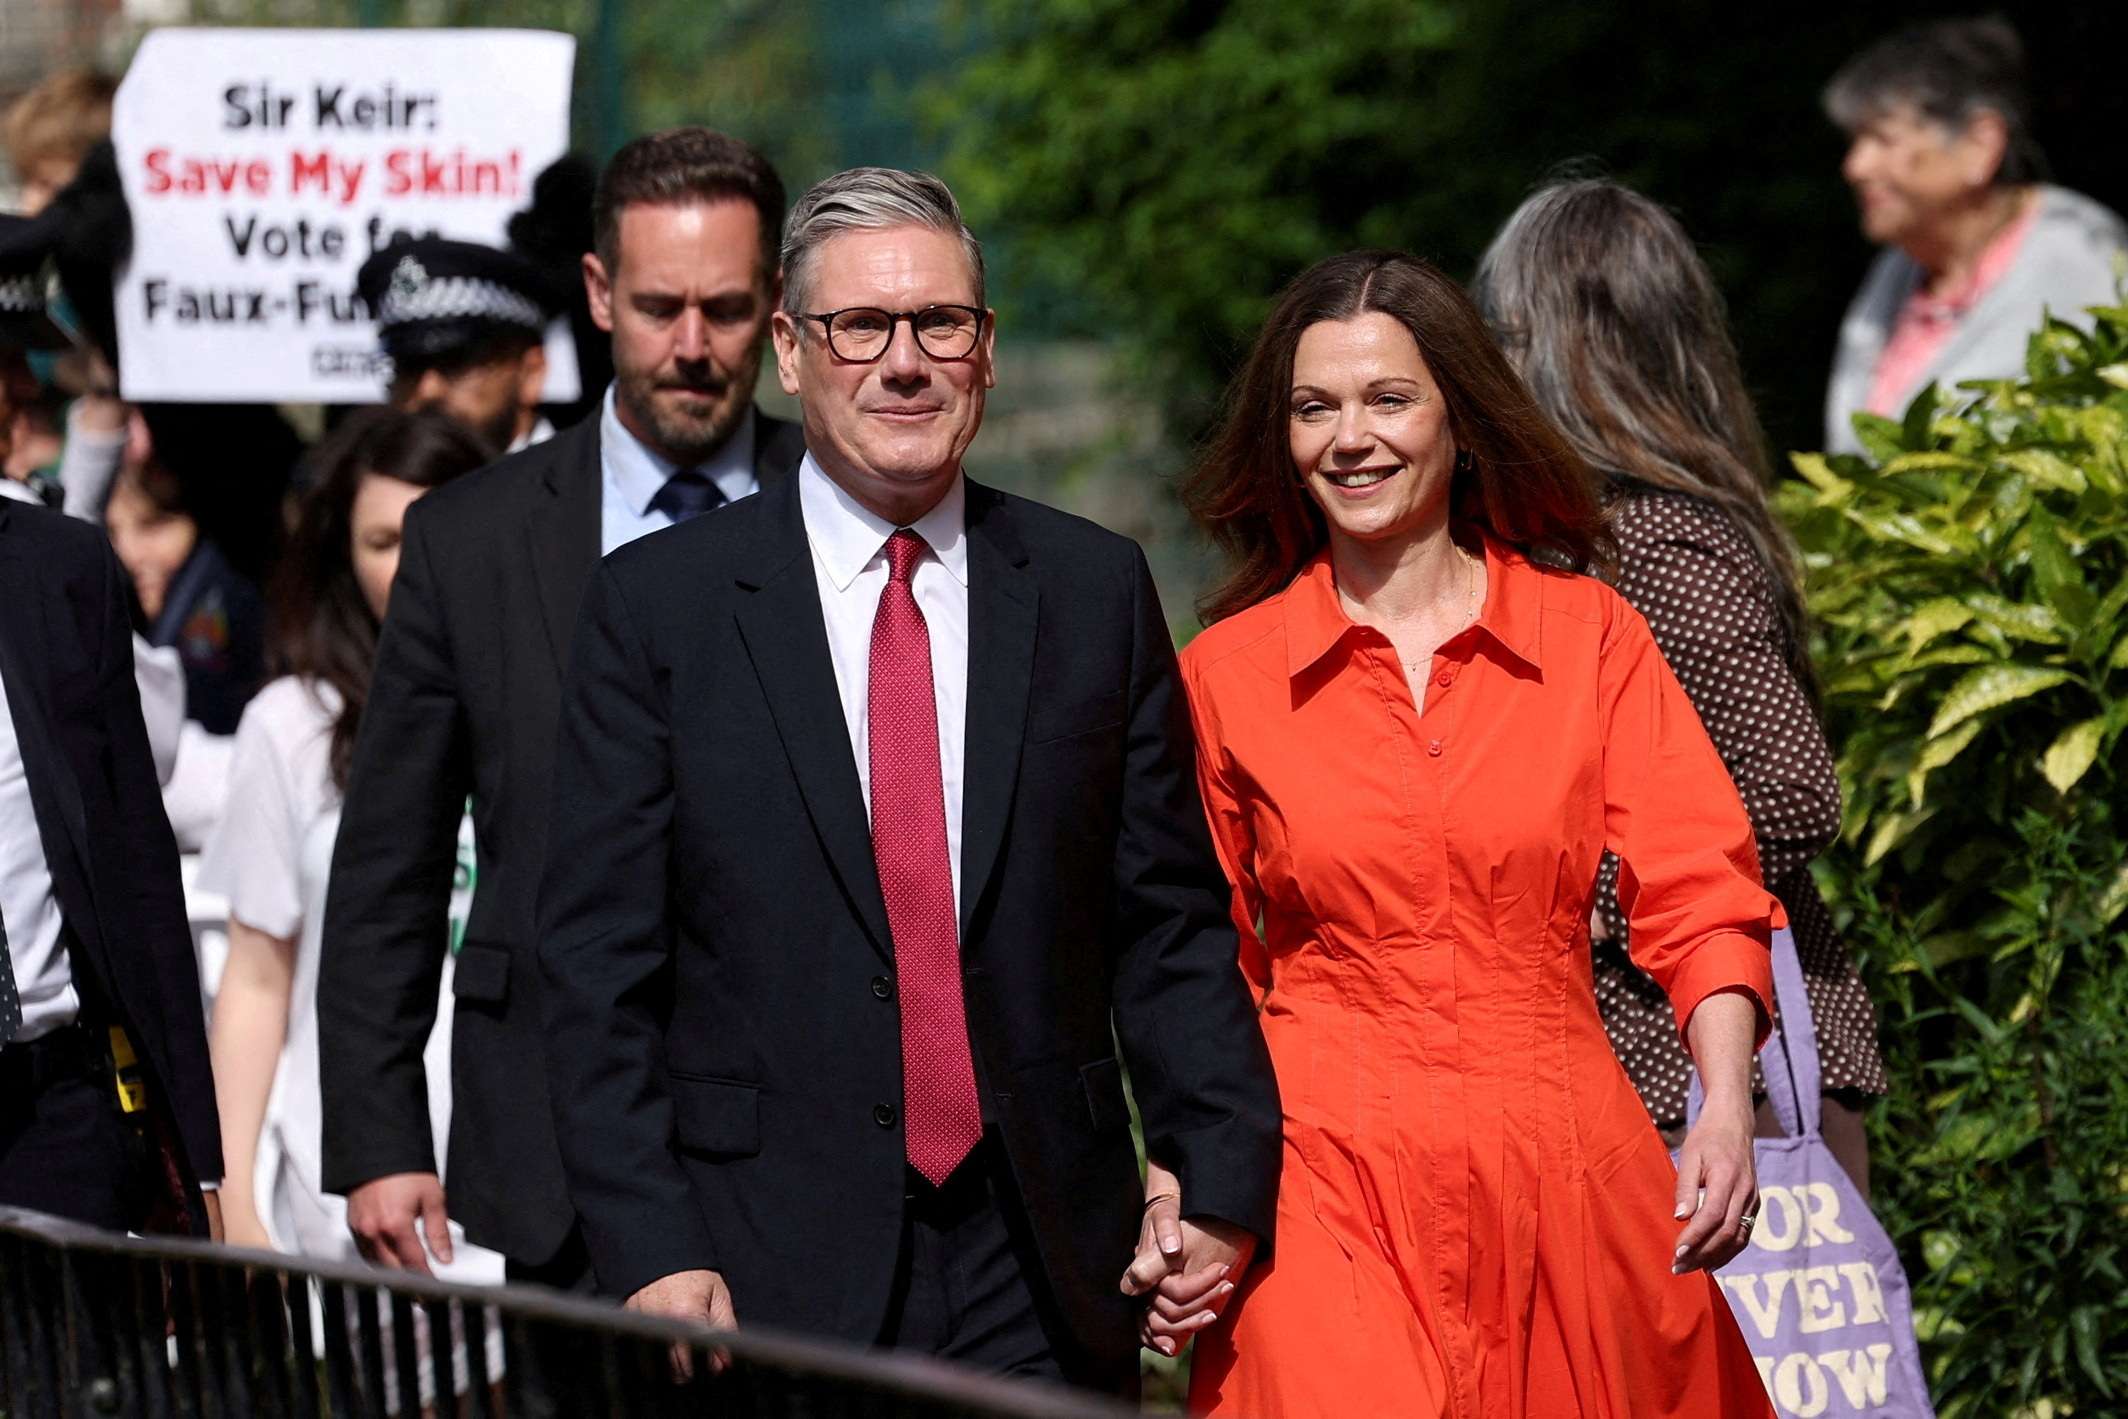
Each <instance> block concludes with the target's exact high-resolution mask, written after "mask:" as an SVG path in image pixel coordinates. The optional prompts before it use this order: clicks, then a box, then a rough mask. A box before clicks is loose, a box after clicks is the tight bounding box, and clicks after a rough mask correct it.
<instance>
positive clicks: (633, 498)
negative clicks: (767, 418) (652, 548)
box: [599, 384, 760, 556]
mask: <svg viewBox="0 0 2128 1419" xmlns="http://www.w3.org/2000/svg"><path fill="white" fill-rule="evenodd" d="M599 465H600V472H601V478H600V491H599V554H600V555H601V556H604V555H606V554H607V553H610V552H611V551H613V549H614V548H616V547H624V546H626V545H627V544H629V543H630V542H633V541H635V539H636V538H638V537H641V536H643V535H644V534H646V533H650V532H656V531H657V530H658V529H660V528H663V527H670V526H672V519H671V518H670V517H667V516H666V515H665V514H664V513H663V512H662V511H660V510H658V509H656V508H653V507H652V506H651V505H650V500H651V499H652V498H654V497H656V496H657V495H658V490H659V489H661V488H663V487H664V486H665V484H666V482H667V481H668V480H669V479H670V478H671V477H672V475H673V474H674V473H677V472H678V471H679V469H678V468H677V467H676V466H675V465H673V464H671V463H668V462H667V461H666V460H664V459H663V458H660V457H659V456H658V455H657V454H655V453H652V452H651V451H650V450H649V449H648V448H646V447H644V445H643V442H642V440H640V439H638V438H637V437H636V436H635V435H634V434H632V433H630V432H628V426H627V425H626V424H624V423H622V422H621V415H620V411H619V410H617V409H615V408H614V405H613V386H612V385H610V384H609V385H607V386H606V400H605V403H604V404H603V405H602V406H601V408H600V410H599ZM696 466H697V467H699V468H700V469H701V470H702V471H703V472H704V473H706V474H708V475H709V481H710V482H712V483H715V484H716V485H717V489H718V491H720V492H721V493H723V494H724V497H725V500H726V501H727V502H734V503H735V502H737V501H739V499H741V498H743V497H745V496H746V495H747V494H749V493H751V492H753V491H754V490H755V489H756V488H758V487H759V486H760V484H759V483H758V482H757V481H756V480H755V478H754V411H753V410H751V409H749V410H747V411H746V416H745V417H744V418H742V419H740V420H739V427H738V428H736V429H733V430H732V436H731V437H730V438H728V439H726V440H725V441H724V446H723V447H722V448H720V449H718V450H717V451H716V452H715V453H713V454H711V455H710V456H709V457H708V458H707V459H706V460H704V461H703V462H702V463H700V464H698V465H696Z"/></svg>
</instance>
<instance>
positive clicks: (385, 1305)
mask: <svg viewBox="0 0 2128 1419" xmlns="http://www.w3.org/2000/svg"><path fill="white" fill-rule="evenodd" d="M676 1352H684V1354H685V1355H686V1356H687V1358H688V1361H689V1367H690V1368H691V1369H692V1371H693V1372H694V1376H695V1378H694V1379H693V1381H692V1382H691V1383H687V1384H681V1383H678V1382H676V1380H675V1378H674V1360H675V1354H676ZM408 1396H412V1397H413V1403H412V1404H409V1403H408V1402H407V1397H408ZM1128 1412H1129V1411H1127V1410H1125V1409H1124V1408H1122V1407H1121V1406H1119V1405H1115V1404H1111V1403H1107V1402H1104V1401H1101V1400H1098V1399H1091V1398H1086V1397H1082V1396H1079V1395H1076V1394H1073V1393H1070V1392H1067V1391H1064V1390H1058V1389H1051V1388H1048V1387H1046V1386H1042V1385H1031V1384H1022V1383H1014V1382H1010V1381H1006V1380H1000V1379H994V1378H991V1377H988V1376H983V1375H975V1374H969V1373H965V1372H963V1371H960V1370H956V1369H953V1368H952V1367H950V1366H947V1365H942V1364H939V1363H937V1362H935V1361H931V1360H927V1359H923V1358H920V1357H913V1356H899V1355H890V1354H884V1353H881V1352H878V1351H866V1350H858V1349H853V1348H842V1347H837V1346H833V1345H827V1344H823V1343H820V1342H817V1341H806V1340H798V1339H794V1338H791V1337H788V1336H783V1335H776V1334H763V1333H761V1332H759V1331H755V1330H743V1331H736V1332H730V1333H725V1334H719V1333H716V1332H712V1331H711V1330H709V1329H708V1328H707V1327H706V1326H696V1325H690V1324H687V1323H685V1322H682V1321H669V1320H663V1319H657V1318H653V1317H649V1316H641V1315H636V1314H634V1313H632V1312H629V1311H623V1310H621V1309H619V1308H618V1307H615V1306H612V1305H610V1304H605V1303H601V1302H597V1301H592V1300H586V1299H583V1298H580V1297H575V1296H565V1295H561V1294H559V1293H557V1292H552V1291H547V1290H544V1289H541V1288H538V1287H528V1286H499V1287H474V1286H462V1285H454V1284H451V1283H448V1282H443V1281H436V1280H433V1279H431V1278H428V1277H425V1276H414V1275H409V1274H407V1273H404V1272H379V1271H375V1270H371V1269H368V1268H365V1267H361V1266H353V1265H339V1264H333V1263H323V1262H313V1261H306V1260H302V1259H299V1258H295V1257H289V1256H282V1255H279V1254H277V1253H273V1252H260V1251H248V1250H243V1249H240V1248H233V1247H221V1246H213V1245H210V1244H208V1243H205V1242H199V1241H187V1240H180V1239H170V1238H154V1239H141V1238H135V1237H126V1236H121V1235H118V1234H116V1233H111V1232H104V1231H99V1230H97V1229H95V1228H92V1227H83V1226H79V1225H77V1224H75V1223H72V1222H66V1221H62V1220H60V1219H58V1218H54V1217H47V1216H44V1215H43V1214H41V1213H35V1212H23V1211H18V1210H15V1209H11V1208H0V1419H77V1416H80V1419H90V1417H91V1416H95V1419H101V1417H102V1416H106V1415H122V1416H126V1417H127V1419H251V1416H254V1415H257V1416H269V1417H270V1419H284V1416H285V1419H295V1416H303V1419H383V1416H394V1415H401V1414H404V1415H407V1416H409V1419H411V1416H413V1415H415V1414H417V1413H418V1414H420V1415H422V1416H424V1419H429V1416H442V1415H452V1416H461V1419H548V1416H552V1417H553V1419H594V1416H628V1417H629V1419H634V1416H638V1415H643V1416H662V1415H688V1416H699V1415H715V1416H719V1419H769V1416H775V1419H784V1416H791V1419H840V1417H841V1416H858V1415H865V1416H870V1415H884V1416H897V1419H902V1417H903V1416H905V1417H906V1419H932V1417H933V1416H939V1417H940V1419H943V1416H963V1417H964V1419H1117V1416H1119V1415H1123V1414H1126V1413H1128Z"/></svg>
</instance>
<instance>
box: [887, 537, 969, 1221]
mask: <svg viewBox="0 0 2128 1419" xmlns="http://www.w3.org/2000/svg"><path fill="white" fill-rule="evenodd" d="M929 550H930V548H929V547H928V546H927V545H926V544H925V542H924V539H923V538H921V537H919V536H917V535H916V534H915V533H914V532H911V531H909V529H907V528H906V527H905V528H902V529H901V530H900V531H898V532H896V533H895V534H894V535H893V536H892V537H889V538H888V539H887V585H886V589H885V590H884V591H882V592H880V593H879V612H878V614H877V615H876V616H875V617H874V618H873V620H872V673H871V685H870V693H869V698H868V702H867V709H866V715H867V720H868V724H869V731H868V733H869V738H870V743H871V760H872V861H873V863H874V864H875V865H876V866H877V867H878V868H879V890H880V893H881V894H882V895H883V896H884V897H885V898H886V902H887V926H888V929H889V930H890V931H891V932H892V933H893V937H894V971H895V974H896V975H897V976H898V977H899V978H900V995H901V1074H902V1083H901V1101H902V1126H903V1132H904V1137H905V1138H906V1140H907V1147H908V1153H909V1163H910V1165H911V1166H912V1167H914V1168H915V1169H916V1170H917V1171H918V1172H920V1173H922V1174H923V1175H924V1176H925V1177H926V1178H929V1179H930V1180H931V1183H932V1185H933V1186H934V1187H935V1186H937V1185H939V1184H941V1183H943V1182H945V1180H946V1177H947V1175H948V1174H949V1173H951V1172H952V1171H953V1169H954V1167H955V1166H956V1165H957V1164H958V1163H959V1162H960V1161H961V1159H963V1158H965V1157H967V1156H968V1151H969V1150H970V1149H971V1148H973V1147H975V1145H976V1142H977V1140H978V1139H980V1138H981V1137H982V1133H983V1113H982V1106H981V1104H980V1103H978V1102H977V1099H976V1093H975V1061H974V1060H973V1059H972V1058H971V1057H970V1055H969V1052H968V1015H967V1010H966V1008H965V1007H964V1005H963V1004H962V1001H961V950H960V926H959V923H958V922H957V920H956V919H955V912H954V903H953V864H952V862H951V860H950V859H949V858H948V856H947V852H948V848H947V845H946V792H945V787H944V783H943V780H942V779H941V777H940V775H939V765H938V700H937V697H936V695H935V694H934V693H933V689H932V683H931V632H930V630H929V629H928V628H927V627H926V626H925V625H924V613H923V612H922V611H921V610H919V609H917V605H916V593H915V590H914V588H912V587H911V586H910V584H909V577H910V574H911V573H912V572H914V570H915V569H916V564H917V562H918V561H919V560H920V559H921V558H922V557H923V555H924V553H925V552H927V551H929Z"/></svg>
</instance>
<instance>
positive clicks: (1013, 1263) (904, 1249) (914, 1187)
mask: <svg viewBox="0 0 2128 1419" xmlns="http://www.w3.org/2000/svg"><path fill="white" fill-rule="evenodd" d="M879 1343H880V1344H881V1345H884V1346H888V1347H891V1348H893V1349H897V1350H914V1351H920V1352H922V1353H924V1354H928V1355H934V1356H937V1357H938V1358H939V1359H942V1360H950V1361H952V1362H954V1363H955V1364H960V1365H968V1366H971V1367H973V1368H975V1369H978V1370H986V1371H989V1372H990V1373H992V1374H999V1375H1009V1376H1012V1377H1014V1378H1018V1379H1035V1380H1047V1381H1049V1382H1050V1383H1052V1384H1068V1385H1073V1386H1076V1387H1079V1388H1082V1389H1096V1390H1100V1391H1102V1392H1103V1393H1106V1394H1113V1395H1121V1396H1125V1397H1135V1396H1136V1394H1137V1382H1138V1376H1137V1373H1136V1371H1135V1369H1133V1371H1132V1372H1131V1373H1130V1374H1128V1375H1122V1374H1110V1373H1106V1372H1105V1371H1103V1370H1102V1369H1100V1368H1099V1367H1097V1366H1095V1365H1094V1364H1092V1363H1091V1362H1090V1361H1089V1360H1088V1359H1087V1358H1086V1357H1085V1355H1084V1354H1083V1353H1082V1352H1081V1350H1080V1348H1079V1347H1078V1346H1077V1345H1076V1344H1074V1343H1073V1341H1072V1339H1071V1334H1070V1331H1069V1330H1068V1328H1067V1327H1066V1326H1065V1325H1064V1323H1063V1319H1062V1317H1061V1316H1060V1315H1059V1314H1058V1312H1057V1308H1056V1305H1055V1303H1054V1301H1053V1300H1052V1298H1051V1297H1050V1294H1049V1285H1048V1281H1047V1279H1046V1277H1045V1274H1044V1271H1043V1267H1042V1260H1041V1257H1040V1255H1039V1254H1038V1253H1037V1252H1036V1250H1035V1242H1034V1231H1033V1228H1032V1227H1031V1226H1030V1225H1029V1224H1028V1221H1027V1215H1026V1212H1025V1210H1024V1209H1023V1208H1022V1206H1021V1204H1020V1196H1019V1189H1018V1187H1017V1186H1015V1184H1014V1183H1013V1181H1012V1170H1011V1165H1010V1164H1009V1163H1007V1161H1006V1160H1005V1155H1004V1149H1003V1148H1002V1147H1000V1146H999V1145H998V1143H997V1141H996V1140H995V1138H993V1137H989V1136H986V1137H985V1138H984V1140H983V1141H982V1142H981V1143H980V1144H978V1145H977V1146H976V1149H975V1151H974V1152H973V1153H971V1154H969V1156H968V1158H967V1159H966V1160H965V1161H964V1162H962V1164H961V1165H960V1167H958V1168H956V1169H955V1170H954V1171H953V1174H952V1176H951V1177H948V1178H947V1179H946V1182H945V1186H943V1187H933V1186H931V1184H930V1183H929V1182H928V1181H926V1180H925V1179H924V1178H923V1177H922V1176H921V1175H919V1174H918V1173H916V1172H915V1171H914V1170H913V1169H912V1170H910V1171H909V1173H908V1174H907V1184H906V1190H905V1192H904V1201H903V1214H902V1234H901V1256H900V1258H899V1260H898V1262H897V1264H896V1267H895V1274H894V1289H893V1292H892V1295H891V1297H890V1299H889V1301H888V1305H887V1319H886V1324H885V1326H884V1327H883V1328H882V1330H881V1332H880V1337H879Z"/></svg>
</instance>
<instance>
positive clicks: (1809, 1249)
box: [1689, 930, 1936, 1419]
mask: <svg viewBox="0 0 2128 1419" xmlns="http://www.w3.org/2000/svg"><path fill="white" fill-rule="evenodd" d="M1773 991H1774V997H1775V999H1776V1001H1777V1002H1778V1008H1779V1010H1780V1015H1781V1026H1782V1028H1781V1029H1779V1030H1777V1031H1775V1032H1774V1035H1773V1038H1772V1039H1771V1040H1770V1041H1769V1042H1768V1043H1767V1045H1766V1048H1765V1050H1764V1051H1763V1052H1762V1053H1761V1054H1760V1055H1759V1063H1760V1066H1761V1068H1762V1069H1763V1070H1764V1072H1765V1075H1766V1096H1767V1100H1768V1102H1770V1103H1771V1104H1772V1105H1773V1112H1774V1115H1775V1117H1776V1118H1778V1119H1779V1121H1780V1125H1781V1133H1782V1135H1783V1136H1782V1137H1779V1138H1761V1139H1758V1140H1756V1142H1755V1144H1754V1152H1755V1153H1756V1155H1757V1161H1758V1175H1759V1214H1758V1215H1759V1220H1758V1225H1757V1226H1755V1227H1754V1228H1753V1229H1752V1233H1751V1245H1750V1246H1748V1247H1746V1248H1745V1249H1744V1251H1743V1253H1742V1254H1741V1255H1740V1256H1738V1257H1737V1258H1736V1260H1734V1261H1732V1262H1730V1263H1729V1264H1728V1265H1727V1266H1725V1267H1723V1268H1722V1269H1721V1270H1720V1271H1718V1272H1716V1273H1715V1280H1717V1281H1718V1282H1720V1283H1721V1288H1722V1294H1723V1295H1725V1296H1727V1297H1728V1298H1729V1308H1730V1309H1731V1310H1732V1311H1734V1312H1735V1313H1736V1321H1737V1324H1738V1325H1739V1326H1741V1327H1742V1328H1743V1331H1744V1339H1745V1340H1746V1341H1747V1342H1749V1344H1750V1346H1751V1354H1752V1358H1754V1359H1755V1360H1757V1361H1758V1366H1759V1374H1760V1375H1761V1376H1762V1377H1764V1379H1765V1381H1766V1390H1767V1392H1768V1393H1769V1394H1771V1395H1772V1396H1773V1402H1774V1407H1775V1408H1776V1409H1777V1410H1778V1411H1779V1412H1780V1414H1781V1416H1782V1419H1852V1416H1864V1415H1866V1416H1869V1419H1935V1416H1936V1410H1935V1407H1934V1406H1933V1405H1932V1404H1930V1402H1929V1394H1928V1384H1927V1382H1926V1381H1925V1380H1924V1379H1923V1378H1922V1373H1921V1354H1920V1350H1919V1348H1918V1347H1917V1346H1916V1344H1915V1342H1914V1315H1913V1302H1912V1300H1911V1298H1910V1297H1909V1295H1908V1292H1907V1287H1906V1272H1905V1271H1904V1270H1903V1269H1901V1267H1900V1265H1899V1254H1898V1253H1897V1252H1896V1251H1895V1250H1894V1249H1893V1247H1892V1242H1891V1238H1890V1237H1889V1236H1887V1235H1886V1234H1885V1231H1884V1228H1883V1226H1882V1225H1881V1224H1880V1223H1879V1222H1878V1221H1877V1219H1876V1217H1875V1216H1874V1215H1873V1214H1872V1213H1871V1212H1870V1210H1869V1206H1868V1204H1867V1203H1865V1202H1863V1200H1862V1195H1861V1194H1860V1193H1858V1192H1857V1191H1855V1185H1854V1183H1853V1182H1851V1181H1850V1180H1849V1179H1848V1176H1847V1170H1846V1169H1844V1168H1842V1167H1841V1166H1840V1164H1839V1162H1838V1161H1837V1160H1836V1159H1834V1157H1833V1155H1832V1150H1831V1149H1829V1148H1827V1147H1826V1146H1825V1139H1824V1136H1823V1134H1822V1133H1821V1132H1820V1118H1821V1116H1822V1114H1823V1108H1822V1101H1821V1098H1820V1094H1819V1083H1818V1080H1819V1074H1818V1037H1817V1030H1816V1027H1815V1025H1814V1023H1813V1021H1812V1020H1811V1015H1810V998H1809V996H1808V995H1806V994H1805V993H1804V990H1803V966H1802V962H1801V961H1799V960H1798V959H1797V957H1796V949H1795V938H1794V937H1793V936H1792V935H1790V934H1789V933H1788V932H1787V931H1785V930H1783V931H1777V932H1775V933H1774V937H1773ZM1700 1097H1701V1096H1700V1088H1699V1079H1698V1077H1697V1076H1695V1077H1694V1078H1693V1081H1692V1098H1691V1103H1690V1106H1689V1112H1690V1115H1691V1117H1692V1118H1693V1119H1695V1120H1696V1119H1697V1118H1698V1116H1699V1108H1700Z"/></svg>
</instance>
